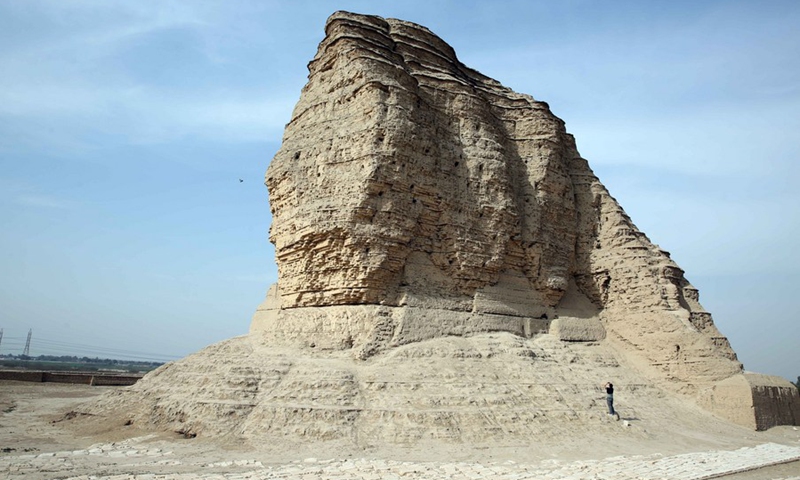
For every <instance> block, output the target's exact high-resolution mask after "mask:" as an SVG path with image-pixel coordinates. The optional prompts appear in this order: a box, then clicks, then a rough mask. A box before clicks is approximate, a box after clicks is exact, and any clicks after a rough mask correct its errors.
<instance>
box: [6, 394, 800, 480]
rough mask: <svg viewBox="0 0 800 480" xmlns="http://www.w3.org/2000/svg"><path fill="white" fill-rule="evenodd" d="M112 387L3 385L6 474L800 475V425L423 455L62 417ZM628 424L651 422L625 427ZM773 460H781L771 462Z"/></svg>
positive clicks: (433, 447)
mask: <svg viewBox="0 0 800 480" xmlns="http://www.w3.org/2000/svg"><path fill="white" fill-rule="evenodd" d="M108 388H110V387H106V388H104V387H89V386H83V385H62V384H35V383H24V382H11V381H3V382H0V412H2V413H0V449H2V453H0V478H8V479H22V478H25V479H26V480H27V479H33V480H36V479H52V478H82V479H89V478H98V479H123V478H124V479H145V478H148V479H152V478H163V479H193V478H203V479H212V478H217V479H220V478H228V479H234V478H250V479H262V478H264V479H266V478H304V479H305V478H307V479H323V478H325V479H329V478H341V479H361V478H376V479H377V478H381V479H382V478H426V479H440V478H441V479H444V478H465V479H466V478H506V479H512V478H513V479H524V478H530V479H535V478H615V479H616V478H621V479H625V478H667V479H671V478H675V479H678V478H681V479H692V478H696V479H699V478H719V477H720V476H724V477H725V478H738V479H756V478H759V479H760V478H768V479H769V478H772V479H789V478H797V477H800V462H798V461H797V459H800V431H798V430H797V429H796V427H777V428H773V429H770V430H768V431H766V432H753V431H748V430H746V429H742V428H740V427H737V426H734V425H730V424H727V423H725V422H721V421H720V422H718V423H716V424H715V423H714V422H712V421H708V422H706V423H704V424H698V425H696V426H692V425H682V426H681V427H683V428H685V429H686V431H685V434H684V435H683V436H680V437H677V436H675V435H673V434H672V433H670V434H669V435H661V434H660V432H658V431H655V432H650V433H651V435H650V436H649V437H648V438H639V439H638V440H637V441H635V442H616V443H615V442H611V443H608V442H604V441H603V439H597V441H595V442H587V441H586V439H585V438H583V437H581V436H578V437H576V439H575V441H572V442H571V441H570V439H569V438H564V439H561V440H560V441H558V442H542V443H540V444H536V445H529V446H527V447H526V448H521V447H519V446H516V447H512V448H510V447H507V446H503V445H501V444H497V445H496V446H495V447H487V448H485V449H483V450H480V451H477V450H466V451H468V452H470V454H469V456H464V455H461V456H459V458H454V457H453V449H452V446H448V445H444V444H442V445H437V444H435V443H430V444H428V445H426V446H425V447H426V448H425V452H424V455H422V454H421V453H420V452H419V451H416V452H414V451H404V450H402V449H398V450H397V451H394V452H392V451H389V450H383V451H346V450H343V449H341V448H338V447H337V446H336V445H327V446H326V445H325V444H321V443H317V444H315V445H312V446H310V447H313V448H311V449H309V450H298V451H288V450H286V449H283V448H281V446H280V445H244V444H239V445H237V444H235V443H234V442H232V441H225V442H219V441H217V440H216V439H214V438H199V437H198V438H195V439H186V438H183V437H182V436H180V435H178V434H175V433H164V432H162V433H152V432H146V431H143V430H138V429H136V428H135V427H133V426H129V427H117V428H113V429H106V430H105V432H104V433H99V434H98V433H97V432H98V428H97V425H95V424H93V422H94V421H96V419H93V418H91V417H88V416H78V417H74V418H71V419H69V420H64V418H65V414H67V413H68V412H73V411H80V407H81V404H82V403H84V402H85V401H86V400H88V399H91V398H93V397H97V396H98V395H100V394H102V393H103V392H105V391H107V390H108ZM67 417H70V415H67ZM694 420H696V419H694ZM640 422H641V423H647V422H648V421H647V420H640ZM651 424H652V425H659V423H658V422H652V423H651ZM619 428H642V426H641V424H640V425H638V426H633V425H631V426H629V427H625V426H623V424H622V423H620V424H619ZM567 437H568V435H567ZM327 447H329V448H327ZM310 452H313V455H310V454H309V453H310ZM414 457H417V459H416V460H415V459H414ZM423 457H424V458H423ZM793 459H794V461H792V460H793ZM787 462H788V463H787ZM773 463H778V464H780V465H778V466H774V467H768V468H764V466H765V465H770V464H773ZM754 468H755V470H752V471H749V472H748V473H739V474H735V472H737V471H742V470H750V469H754Z"/></svg>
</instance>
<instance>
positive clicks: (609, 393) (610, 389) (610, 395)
mask: <svg viewBox="0 0 800 480" xmlns="http://www.w3.org/2000/svg"><path fill="white" fill-rule="evenodd" d="M604 387H605V389H606V404H607V405H608V414H609V415H611V416H613V417H614V418H615V419H616V420H619V413H617V412H616V411H615V410H614V384H612V383H611V382H606V384H605V385H604Z"/></svg>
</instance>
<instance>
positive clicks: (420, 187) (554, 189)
mask: <svg viewBox="0 0 800 480" xmlns="http://www.w3.org/2000/svg"><path fill="white" fill-rule="evenodd" d="M325 31H326V37H325V39H324V40H323V41H322V43H321V44H320V45H319V49H318V51H317V54H316V56H315V57H314V59H313V60H312V61H311V62H310V64H309V77H308V83H307V84H306V86H305V87H304V88H303V90H302V94H301V96H300V100H299V101H298V103H297V105H296V107H295V109H294V112H293V114H292V118H291V121H290V122H289V123H288V125H287V126H286V131H285V134H284V138H283V143H282V146H281V148H280V150H279V151H278V153H277V154H276V155H275V158H274V159H273V160H272V162H271V164H270V166H269V169H268V171H267V175H266V184H267V187H268V189H269V194H270V205H271V208H272V216H273V223H272V227H271V230H270V239H271V241H272V242H273V243H274V244H275V249H276V258H277V263H278V269H279V277H278V282H277V284H276V285H273V286H272V287H271V288H270V289H269V292H268V294H267V298H266V300H265V301H264V303H263V304H262V305H261V306H260V307H259V308H258V310H257V311H256V313H255V316H254V317H253V321H252V325H251V328H250V333H249V334H248V335H246V336H243V337H238V338H234V339H231V340H228V341H226V342H222V343H220V344H217V345H213V346H211V347H208V348H206V349H204V350H202V351H200V352H198V353H196V354H194V355H192V356H189V357H187V358H185V359H183V360H181V361H178V362H174V363H172V364H169V365H167V366H165V367H163V368H161V369H159V370H157V371H156V372H154V373H152V374H150V375H148V376H147V377H145V378H144V379H143V380H142V381H140V382H139V383H138V384H137V385H135V386H134V387H132V388H129V389H125V390H119V391H115V392H114V393H111V394H109V395H107V396H106V397H105V398H103V399H102V400H101V401H99V402H97V403H96V404H95V405H94V406H93V408H94V409H95V411H96V412H105V413H108V414H109V415H115V413H114V412H123V411H124V413H119V414H118V415H121V416H125V417H126V419H127V420H130V421H134V422H137V424H139V425H151V426H154V427H156V428H162V429H172V430H180V431H186V432H192V433H193V434H197V435H208V434H213V435H222V436H230V437H235V438H240V439H245V440H253V441H255V440H263V439H268V438H280V439H281V441H283V442H293V441H296V442H298V443H300V442H304V441H306V442H307V441H311V440H320V441H336V442H342V443H344V444H351V445H354V446H356V447H361V448H366V447H370V446H376V445H415V444H421V443H424V442H426V441H436V442H451V443H453V444H458V443H462V442H469V443H470V444H472V445H479V444H481V443H482V442H491V441H493V440H497V439H502V441H503V442H507V443H508V442H511V443H513V442H520V443H525V442H530V441H539V440H546V439H553V440H555V439H557V438H558V437H559V435H562V434H564V432H567V431H569V432H570V435H573V436H574V435H576V432H578V434H580V432H582V431H585V432H592V433H591V435H628V436H637V435H639V436H642V437H645V436H646V435H647V433H646V432H644V431H638V432H637V431H634V430H631V429H628V430H626V431H625V433H619V432H620V430H619V429H618V428H617V426H615V425H614V422H613V421H612V422H609V421H608V419H607V418H606V416H605V405H603V404H602V401H599V400H598V398H602V392H601V390H600V385H601V384H602V382H604V381H605V380H607V379H610V380H614V383H615V384H617V385H618V396H619V397H620V398H623V399H624V403H625V407H624V408H627V409H628V411H629V412H633V414H634V415H635V416H636V417H637V418H638V417H641V418H646V417H648V415H649V414H651V413H654V412H656V411H658V412H659V414H660V415H661V416H665V417H664V418H667V419H669V418H671V417H670V416H672V418H675V419H684V420H685V419H687V418H690V419H691V418H700V417H702V416H704V415H706V416H709V415H710V414H709V413H704V412H703V411H701V410H699V409H697V408H696V405H699V406H700V407H702V408H704V409H705V411H706V412H711V413H713V414H714V415H716V416H718V417H722V418H724V419H727V420H729V421H732V422H734V423H737V424H739V425H743V426H746V427H750V428H755V429H764V428H769V427H771V426H773V425H779V424H797V422H798V420H800V402H799V401H798V395H797V390H796V389H795V388H794V387H793V386H792V385H791V384H790V383H789V382H787V381H786V380H783V379H780V378H777V377H769V376H765V375H757V374H750V373H743V370H742V365H741V364H740V363H739V361H738V360H737V358H736V354H735V353H734V352H733V350H732V349H731V347H730V345H729V343H728V340H727V338H726V337H725V336H723V335H722V334H721V333H720V332H719V330H718V329H717V328H716V326H715V325H714V322H713V321H712V318H711V315H710V314H709V313H708V312H706V311H705V310H704V309H703V307H702V306H701V305H700V303H699V295H698V291H697V289H695V288H694V287H692V285H691V284H690V283H689V282H688V281H687V280H686V278H685V277H684V272H683V270H681V268H680V267H679V266H678V265H677V264H676V263H675V262H673V261H672V260H671V259H670V256H669V254H668V253H667V252H666V251H664V250H662V249H661V248H659V247H658V246H657V245H655V244H653V243H651V241H650V240H649V239H648V238H647V236H646V235H645V234H644V233H643V232H641V231H639V230H638V229H637V228H636V226H635V225H634V224H633V223H632V221H631V219H630V218H628V216H627V215H626V214H625V212H624V211H623V210H622V208H621V206H620V205H619V204H618V203H617V202H616V200H615V199H614V198H613V197H612V196H611V195H610V194H609V192H608V191H607V190H606V188H605V187H604V186H603V185H602V183H600V181H599V180H598V178H597V177H596V176H595V175H594V174H593V172H592V170H591V169H590V167H589V165H588V163H587V161H586V160H585V159H583V158H581V156H580V154H579V153H578V150H577V148H576V145H575V140H574V139H573V137H572V136H571V135H570V134H568V133H567V131H566V129H565V126H564V122H563V121H561V120H560V119H559V118H557V117H556V116H554V115H553V114H552V113H551V112H550V109H549V107H548V105H547V104H546V103H544V102H541V101H537V100H535V99H533V98H532V97H530V96H528V95H523V94H519V93H515V92H513V91H511V90H509V89H508V88H505V87H503V86H502V85H501V84H500V83H498V82H496V81H495V80H492V79H490V78H487V77H485V76H484V75H482V74H480V73H478V72H477V71H475V70H472V69H470V68H468V67H466V66H464V65H463V64H461V63H460V62H459V61H458V59H457V58H456V55H455V52H454V51H453V49H452V48H451V47H450V46H449V45H447V44H446V43H445V42H444V41H442V40H441V39H440V38H438V37H437V36H435V35H434V34H433V33H431V32H430V31H429V30H427V29H426V28H424V27H421V26H419V25H415V24H412V23H409V22H405V21H401V20H395V19H382V18H379V17H374V16H364V15H356V14H350V13H346V12H337V13H335V14H333V15H332V16H331V17H330V18H329V20H328V23H327V25H326V27H325ZM123 407H124V408H123ZM120 420H122V418H120ZM666 423H668V422H666ZM665 428H666V427H665ZM587 435H589V433H587Z"/></svg>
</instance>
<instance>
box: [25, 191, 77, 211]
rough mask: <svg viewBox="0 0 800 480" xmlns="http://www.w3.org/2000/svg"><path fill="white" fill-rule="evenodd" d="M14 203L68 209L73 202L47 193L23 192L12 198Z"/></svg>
mask: <svg viewBox="0 0 800 480" xmlns="http://www.w3.org/2000/svg"><path fill="white" fill-rule="evenodd" d="M14 203H16V204H18V205H22V206H25V207H37V208H54V209H58V210H64V209H69V208H72V207H73V206H74V203H73V202H70V201H67V200H63V199H59V198H56V197H52V196H49V195H36V194H25V195H19V196H17V197H15V198H14Z"/></svg>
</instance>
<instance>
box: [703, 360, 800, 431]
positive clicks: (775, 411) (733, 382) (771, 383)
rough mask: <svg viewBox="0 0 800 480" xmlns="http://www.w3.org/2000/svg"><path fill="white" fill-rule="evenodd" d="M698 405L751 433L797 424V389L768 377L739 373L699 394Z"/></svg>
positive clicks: (799, 401) (799, 415) (799, 397)
mask: <svg viewBox="0 0 800 480" xmlns="http://www.w3.org/2000/svg"><path fill="white" fill-rule="evenodd" d="M698 403H699V404H700V405H701V406H703V407H704V408H706V409H707V410H709V411H711V412H713V413H714V414H715V415H717V416H720V417H722V418H724V419H726V420H729V421H731V422H733V423H736V424H738V425H742V426H744V427H748V428H752V429H754V430H766V429H768V428H772V427H775V426H777V425H798V424H800V394H798V391H797V387H795V386H794V385H793V384H792V383H790V382H789V381H788V380H786V379H783V378H781V377H776V376H772V375H761V374H757V373H743V374H739V375H734V376H732V377H730V378H726V379H725V380H722V381H720V382H719V383H717V384H716V385H714V386H713V387H711V388H709V389H708V390H706V391H705V392H703V393H702V394H701V395H700V396H699V398H698Z"/></svg>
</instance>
